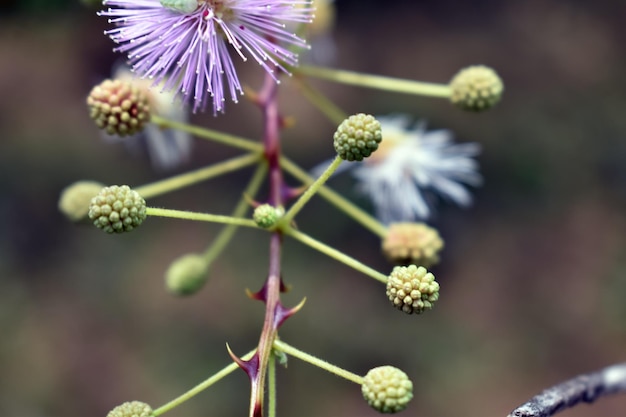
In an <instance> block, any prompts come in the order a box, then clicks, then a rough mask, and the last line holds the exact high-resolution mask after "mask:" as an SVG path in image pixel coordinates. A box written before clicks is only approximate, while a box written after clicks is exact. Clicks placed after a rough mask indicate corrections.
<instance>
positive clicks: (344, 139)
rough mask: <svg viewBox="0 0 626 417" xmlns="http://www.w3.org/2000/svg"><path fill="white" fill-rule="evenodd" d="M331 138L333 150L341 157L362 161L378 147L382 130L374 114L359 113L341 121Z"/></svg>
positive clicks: (347, 159) (381, 137)
mask: <svg viewBox="0 0 626 417" xmlns="http://www.w3.org/2000/svg"><path fill="white" fill-rule="evenodd" d="M333 139H334V142H333V145H334V147H335V151H337V154H338V155H339V157H340V158H341V159H343V160H346V161H362V160H363V158H367V157H368V156H370V155H371V154H372V152H374V151H375V150H376V149H378V144H379V143H380V142H381V141H382V139H383V132H382V129H381V127H380V122H379V121H378V120H376V118H375V117H374V116H372V115H369V114H363V113H359V114H355V115H353V116H350V117H348V118H347V119H346V120H344V121H343V122H341V124H340V125H339V127H338V128H337V131H336V132H335V135H334V137H333Z"/></svg>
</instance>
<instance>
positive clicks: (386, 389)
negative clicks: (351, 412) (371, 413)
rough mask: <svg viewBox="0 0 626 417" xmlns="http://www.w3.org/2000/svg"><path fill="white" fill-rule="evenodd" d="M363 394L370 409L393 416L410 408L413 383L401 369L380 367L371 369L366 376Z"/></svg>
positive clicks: (362, 387)
mask: <svg viewBox="0 0 626 417" xmlns="http://www.w3.org/2000/svg"><path fill="white" fill-rule="evenodd" d="M361 392H362V393H363V398H365V401H367V403H368V404H369V405H370V407H372V408H373V409H375V410H376V411H378V412H381V413H385V414H392V413H397V412H399V411H402V410H404V409H405V408H406V407H407V406H408V404H409V402H410V401H411V399H412V398H413V383H412V382H411V380H410V379H409V377H408V376H407V374H405V373H404V372H402V371H401V370H400V369H398V368H395V367H393V366H379V367H377V368H373V369H370V371H369V372H368V373H367V375H365V378H363V385H361Z"/></svg>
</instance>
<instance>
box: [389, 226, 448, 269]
mask: <svg viewBox="0 0 626 417" xmlns="http://www.w3.org/2000/svg"><path fill="white" fill-rule="evenodd" d="M442 248H443V240H442V239H441V237H440V236H439V233H438V232H437V230H436V229H433V228H432V227H430V226H428V225H426V224H424V223H394V224H391V225H390V226H389V229H388V230H387V235H386V236H385V238H384V239H383V242H382V250H383V253H384V254H385V256H386V257H387V259H389V261H391V262H393V263H396V264H398V265H409V264H415V265H421V266H424V267H426V268H428V267H430V266H432V265H435V264H436V263H437V262H439V251H440V250H441V249H442Z"/></svg>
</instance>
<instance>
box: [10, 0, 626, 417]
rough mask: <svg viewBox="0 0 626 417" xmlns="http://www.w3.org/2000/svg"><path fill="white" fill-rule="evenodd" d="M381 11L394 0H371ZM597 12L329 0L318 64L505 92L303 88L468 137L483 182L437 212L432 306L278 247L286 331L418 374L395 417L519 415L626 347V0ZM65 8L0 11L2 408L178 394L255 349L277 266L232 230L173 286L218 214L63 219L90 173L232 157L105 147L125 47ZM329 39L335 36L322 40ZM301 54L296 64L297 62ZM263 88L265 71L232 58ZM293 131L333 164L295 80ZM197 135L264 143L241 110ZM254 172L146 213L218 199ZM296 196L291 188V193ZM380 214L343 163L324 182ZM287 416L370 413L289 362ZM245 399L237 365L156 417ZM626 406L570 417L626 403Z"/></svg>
mask: <svg viewBox="0 0 626 417" xmlns="http://www.w3.org/2000/svg"><path fill="white" fill-rule="evenodd" d="M381 4H384V7H383V6H381ZM623 6H624V4H623V2H620V1H614V0H599V1H594V2H589V1H584V0H579V1H574V0H569V1H566V0H553V1H550V2H546V1H542V0H525V1H521V0H520V1H508V2H499V1H494V0H482V1H479V0H477V1H472V2H465V1H460V0H437V1H434V0H431V1H388V2H384V3H383V2H380V1H366V0H359V1H357V0H350V1H348V0H340V1H338V2H337V24H336V30H335V31H334V32H333V33H332V35H331V36H330V38H329V39H327V41H330V42H331V44H332V45H334V46H335V48H336V51H337V54H336V56H335V58H334V60H333V61H331V62H329V63H328V65H330V66H333V67H338V68H344V69H349V70H355V71H362V72H368V73H374V74H382V75H389V76H396V77H401V78H410V79H417V80H423V81H432V82H447V81H448V80H449V79H450V78H451V77H452V76H453V75H454V74H455V73H456V72H457V71H458V70H459V69H460V68H462V67H465V66H468V65H472V64H485V65H489V66H491V67H493V68H495V69H496V70H497V71H498V73H499V74H500V76H501V77H502V79H503V80H504V83H505V86H506V92H505V95H504V99H503V101H502V102H501V103H500V104H499V105H498V106H497V107H496V108H495V109H493V110H492V111H489V112H486V113H484V114H479V115H476V114H469V113H465V112H462V111H459V110H456V109H455V108H453V107H452V106H451V105H449V103H447V102H446V101H443V100H438V99H426V98H420V97H415V96H408V95H401V94H391V93H384V92H379V91H369V90H366V89H362V88H353V87H346V86H337V85H333V84H329V83H326V82H321V81H320V82H317V81H316V82H314V83H315V85H316V86H318V87H319V88H320V89H321V90H323V91H325V92H326V93H327V94H328V95H329V96H330V97H331V98H332V99H333V100H334V101H335V102H336V103H337V104H338V105H339V106H340V107H341V108H342V109H344V110H345V111H346V112H348V113H356V112H368V113H373V114H390V113H406V114H409V115H412V116H414V117H415V119H416V120H426V121H427V122H428V126H429V127H430V128H432V129H438V128H446V129H450V130H452V131H453V132H454V133H455V136H456V138H457V139H458V141H460V142H468V141H472V142H478V143H480V144H481V146H482V149H483V151H482V153H481V155H480V157H479V162H480V165H481V172H482V174H483V175H484V178H485V182H484V185H483V186H482V187H480V188H478V189H476V190H475V193H474V195H475V204H474V205H473V206H472V207H471V208H469V209H460V208H458V207H453V206H449V205H447V204H445V203H443V204H441V205H440V206H439V210H438V212H437V215H436V216H435V218H433V219H432V222H431V223H432V224H433V225H434V226H435V227H437V228H438V229H439V230H440V233H441V234H442V236H443V237H444V239H445V241H446V248H445V250H444V252H443V255H442V263H441V264H440V265H439V266H437V267H435V268H434V269H433V272H434V273H435V276H436V277H437V280H438V281H439V282H440V284H441V287H442V292H441V298H440V301H439V302H438V304H437V306H436V308H435V309H434V310H433V311H431V312H428V313H427V314H424V315H421V316H406V315H404V314H402V313H400V312H398V311H396V310H394V309H393V308H391V307H390V306H389V305H388V301H387V300H386V297H385V294H384V288H383V287H382V286H381V285H380V284H379V283H377V282H374V281H373V280H370V279H368V278H366V277H365V276H362V275H360V274H358V273H356V272H354V271H352V270H351V269H349V268H347V267H346V266H344V265H343V264H339V263H338V262H336V261H334V260H331V259H328V258H325V257H324V256H322V255H320V254H319V253H316V252H314V251H312V250H310V249H308V248H306V247H304V246H302V245H301V244H299V243H297V242H295V241H291V240H288V241H286V243H285V247H284V262H283V265H284V267H283V268H284V279H285V281H286V282H287V283H288V284H290V285H292V290H291V292H290V293H288V294H286V295H285V296H284V303H285V304H286V305H294V304H295V303H297V302H298V301H300V299H301V298H302V297H306V298H307V302H306V305H305V307H304V308H303V310H301V312H300V313H298V314H297V315H296V316H294V317H293V318H291V319H290V320H289V321H287V322H286V323H285V325H284V326H283V327H282V328H281V332H280V334H281V337H282V338H283V339H284V340H285V341H287V342H288V343H291V344H292V345H294V346H296V347H299V348H301V349H304V350H306V351H308V352H310V353H312V354H314V355H317V356H319V357H321V358H324V359H326V360H328V361H330V362H333V363H336V364H339V365H341V366H343V367H345V368H346V369H349V370H352V371H354V372H357V373H360V374H365V373H366V372H367V370H368V369H370V368H372V367H374V366H379V365H384V364H390V365H394V366H397V367H400V368H402V369H403V370H405V371H406V372H407V373H408V374H409V376H410V377H411V378H412V380H413V382H414V385H415V398H414V400H413V402H412V405H411V406H410V407H409V408H408V410H406V411H404V412H403V415H404V416H421V417H426V416H429V417H430V416H433V417H434V416H442V417H443V416H460V415H462V416H505V415H507V414H508V412H509V411H511V410H512V409H513V408H515V407H516V406H518V405H519V404H521V403H523V402H525V401H526V400H528V399H529V398H530V397H532V396H533V395H535V394H537V393H538V392H540V391H541V390H543V389H544V388H547V387H549V386H551V385H553V384H555V383H558V382H561V381H563V380H565V379H568V378H571V377H573V376H575V375H577V374H579V373H583V372H589V371H592V370H595V369H599V368H601V367H604V366H608V365H610V364H613V363H618V362H623V361H626V303H625V302H624V300H625V299H626V235H625V233H624V232H625V225H626V224H625V223H626V217H625V215H624V214H625V210H624V208H625V204H626V117H625V116H624V114H625V113H626V78H625V77H624V74H625V73H626V52H625V50H624V47H623V45H624V44H625V43H626V28H625V27H624V22H625V21H626V8H624V7H623ZM95 10H97V7H96V8H95V9H94V8H90V7H87V6H85V5H83V4H81V3H79V2H76V1H71V0H65V1H62V0H57V1H52V0H46V1H43V0H40V1H36V0H31V1H25V0H21V1H17V0H14V1H11V0H9V1H8V2H7V1H4V2H3V3H2V5H1V6H0V329H1V331H2V335H3V336H2V338H1V339H0V415H4V416H24V417H26V416H51V417H56V416H104V415H106V413H107V412H108V411H109V410H110V409H112V408H113V407H114V406H116V405H118V404H121V403H122V402H125V401H130V400H141V401H144V402H147V403H149V404H151V405H152V406H153V407H154V408H157V407H159V406H161V405H163V404H164V403H165V402H167V401H169V400H171V399H173V398H174V397H175V396H177V395H179V394H181V393H182V392H184V391H185V390H187V389H189V388H191V387H192V386H194V385H195V384H196V383H198V382H200V381H201V380H203V379H205V378H206V377H208V376H209V375H210V374H212V373H213V372H215V371H217V370H218V369H220V368H222V367H223V366H224V365H226V364H227V363H228V362H229V358H228V355H227V353H226V349H225V343H227V342H228V343H229V344H230V346H231V347H232V349H233V350H234V351H235V352H236V353H239V354H243V353H245V352H247V351H248V350H250V349H251V348H253V347H254V346H255V344H256V341H257V339H258V336H259V333H260V330H261V327H262V321H263V305H262V304H261V303H259V302H254V301H251V300H249V299H248V298H247V297H246V296H245V293H244V289H246V288H249V289H252V290H256V289H258V288H260V286H261V285H262V283H263V281H264V278H265V275H266V272H267V254H268V239H267V235H266V234H264V233H261V232H258V231H254V230H241V231H240V232H238V234H237V236H236V237H235V240H234V241H233V242H232V244H231V245H230V246H229V247H228V250H227V251H226V252H225V254H224V256H223V257H222V258H220V259H219V260H218V261H217V262H216V263H215V264H214V265H213V267H212V269H211V272H210V274H211V278H210V281H209V283H208V285H207V286H206V287H205V288H204V289H203V290H202V291H201V292H200V293H199V294H197V295H195V296H193V297H190V298H185V299H180V298H175V297H173V296H171V295H169V294H168V293H167V292H166V290H165V288H164V283H163V272H164V270H165V269H166V268H167V267H168V265H169V263H170V262H171V261H172V260H173V259H175V258H177V257H178V256H180V255H182V254H184V253H187V252H198V251H202V250H204V248H205V247H206V246H207V245H208V244H210V242H211V241H212V239H213V238H214V236H215V235H216V234H217V233H218V232H219V230H220V227H217V226H213V225H210V224H204V223H202V224H200V223H193V222H185V221H178V220H169V219H156V218H155V219H150V220H149V221H148V222H147V224H146V225H144V226H143V227H142V228H141V229H140V230H139V231H137V232H134V233H131V234H128V235H123V236H109V235H106V234H104V233H102V232H100V231H97V230H95V229H94V228H93V227H91V226H89V225H87V224H78V225H77V224H72V223H70V222H69V221H67V220H66V219H65V218H64V217H63V216H62V215H61V214H60V213H59V212H58V210H57V201H58V196H59V193H60V192H61V190H62V189H63V188H64V187H65V186H67V185H69V184H71V183H73V182H75V181H77V180H81V179H90V180H97V181H100V182H103V183H107V184H129V185H131V186H133V185H141V184H145V183H147V182H151V181H154V180H156V179H158V178H164V177H166V176H168V175H171V174H173V173H177V172H184V171H186V170H189V169H193V168H198V167H201V166H203V165H205V164H209V163H213V162H216V161H220V160H222V159H224V158H226V157H230V156H234V155H237V154H238V152H236V151H232V150H230V149H228V148H226V147H223V146H220V145H217V144H212V143H207V142H202V141H199V140H198V141H197V142H196V143H195V148H194V155H193V158H192V160H191V161H190V162H189V163H188V164H186V165H185V166H182V167H180V168H178V169H177V170H175V171H173V172H159V171H155V170H154V169H152V167H151V164H150V162H149V161H148V159H147V158H146V156H145V152H143V153H142V152H135V153H129V152H128V150H127V149H126V148H125V147H124V146H123V145H121V144H117V145H113V144H110V143H106V142H104V141H103V140H102V139H101V136H100V133H99V132H98V131H97V129H96V127H95V126H94V125H93V123H92V122H91V121H90V119H89V117H88V112H87V109H86V106H85V97H86V95H87V94H88V92H89V91H90V89H91V88H92V87H93V85H95V84H96V83H98V82H100V81H101V80H102V79H104V78H106V77H107V76H109V74H110V73H111V68H112V66H113V64H114V63H115V62H116V60H118V59H119V58H120V57H119V56H118V55H117V54H114V53H113V52H112V47H113V45H112V42H111V41H110V40H109V39H108V38H106V37H105V36H103V34H102V32H103V31H104V30H105V29H106V28H107V22H106V19H104V18H99V17H97V16H96V15H95ZM327 45H328V43H327ZM304 59H306V58H304ZM241 74H242V75H241V77H240V78H241V79H243V80H244V82H245V83H246V84H248V85H250V86H252V87H258V86H259V85H260V79H261V75H262V74H261V71H260V70H259V69H258V68H257V67H256V66H254V65H246V66H241ZM281 91H282V97H281V99H282V100H283V104H284V105H285V106H284V107H283V108H284V109H288V111H289V114H290V115H292V116H294V117H295V118H296V120H297V124H296V126H295V127H294V128H293V129H290V130H288V131H286V132H285V133H284V149H285V152H286V153H287V154H288V155H290V156H291V157H292V158H293V159H294V160H296V161H298V162H299V163H301V164H302V165H303V166H304V167H306V168H310V167H312V166H314V165H316V164H317V163H319V162H320V161H322V160H324V159H326V158H329V157H331V156H332V154H333V151H332V147H331V146H330V138H331V135H332V133H333V131H334V129H335V127H334V126H332V124H331V123H329V122H328V121H327V120H326V119H325V118H324V117H323V116H321V115H320V114H319V113H318V112H317V111H316V110H315V109H314V108H313V107H312V106H311V105H310V104H308V103H307V102H306V101H305V100H304V99H303V98H301V97H299V96H298V95H296V90H295V89H294V88H292V86H290V85H289V83H288V82H286V83H284V87H283V89H282V90H281ZM226 110H227V112H226V114H225V115H220V116H218V117H213V116H212V115H211V114H210V112H209V113H207V114H199V115H195V116H193V118H192V120H193V121H194V122H195V123H198V124H201V125H203V126H207V127H211V128H214V129H225V130H228V131H230V132H233V133H236V134H238V135H242V136H245V137H249V138H252V139H258V138H259V126H260V123H261V119H260V117H259V114H258V111H257V109H256V108H255V107H254V106H252V105H251V104H249V103H247V102H245V100H244V101H243V102H242V103H240V104H238V105H235V104H232V103H228V104H227V109H226ZM249 176H250V172H249V171H243V172H241V173H237V174H231V175H228V176H225V177H223V178H219V179H216V180H213V181H210V182H207V183H203V184H200V185H196V186H193V187H190V188H189V189H185V190H183V191H179V192H176V193H173V194H170V195H167V196H163V197H159V198H155V199H153V200H151V201H149V204H151V205H157V206H163V207H168V208H179V209H189V210H203V211H207V212H212V213H223V214H225V213H229V212H230V211H231V210H232V207H233V206H234V204H235V202H236V201H237V199H238V198H239V193H240V191H241V187H242V186H243V184H244V183H245V182H246V181H247V179H248V178H249ZM292 184H293V185H297V183H296V182H295V181H292ZM331 184H332V185H333V186H334V187H335V188H336V189H338V190H340V191H341V192H342V193H343V194H344V195H347V196H349V197H350V198H353V199H355V200H356V201H358V202H359V204H361V205H362V206H363V207H365V208H367V209H368V210H369V209H370V207H369V205H368V202H367V201H366V200H364V199H363V198H362V197H361V196H360V195H359V194H357V193H356V192H355V191H354V188H353V185H354V184H353V181H352V179H351V178H350V177H349V176H345V177H338V178H336V179H333V180H332V183H331ZM298 224H299V226H300V228H301V229H302V230H304V231H311V234H312V235H313V236H314V237H316V238H318V239H320V240H322V241H324V242H327V243H330V244H332V245H334V246H336V247H337V248H339V249H341V250H344V251H345V252H347V253H348V254H350V255H352V256H354V257H355V258H357V259H359V260H362V261H364V262H365V263H366V264H368V265H370V266H372V267H373V268H375V269H377V270H379V271H383V272H384V271H389V270H390V269H391V266H390V265H389V264H388V263H387V262H386V261H385V260H384V258H383V256H382V255H381V253H380V251H379V246H380V242H379V240H378V239H377V238H376V237H375V236H373V235H372V234H371V233H368V232H366V231H364V230H362V229H361V228H360V227H359V226H358V224H356V223H354V222H353V221H351V220H350V219H348V218H346V217H345V216H344V215H343V214H341V213H338V212H336V211H335V210H334V209H333V208H332V207H331V206H330V205H328V204H327V203H325V202H324V201H323V200H321V199H315V200H314V201H313V202H312V203H311V204H310V206H308V207H307V208H306V209H305V210H304V211H303V212H302V213H301V215H300V216H299V218H298ZM278 378H279V386H278V394H279V396H278V413H279V415H280V416H302V417H309V416H311V417H313V416H338V417H339V416H342V417H356V416H374V415H377V413H375V412H374V411H372V410H370V409H369V408H368V407H367V405H366V404H365V403H364V401H363V400H362V397H361V393H360V388H359V387H358V386H356V385H354V384H352V383H350V382H347V381H344V380H341V379H339V378H337V377H334V376H332V375H329V374H327V373H325V372H324V371H321V370H319V369H317V368H314V367H312V366H310V365H308V364H306V363H303V362H300V361H298V360H296V359H294V358H291V359H290V360H289V364H288V368H287V369H283V368H281V369H279V372H278ZM248 396H249V387H248V382H247V377H246V376H245V375H244V374H243V372H236V373H234V374H233V375H231V376H229V377H228V378H226V379H225V380H223V381H221V382H220V383H219V384H217V385H216V386H214V387H212V388H211V389H209V390H208V391H206V392H204V393H202V394H201V395H199V396H198V397H196V398H194V399H193V400H191V401H189V402H187V403H185V404H184V405H183V406H181V407H179V408H177V409H175V410H174V411H171V412H169V413H168V414H167V415H170V414H171V415H173V416H183V417H187V416H189V417H195V416H224V417H230V416H243V415H246V413H247V409H248ZM625 410H626V398H625V397H623V396H621V397H620V396H614V397H611V398H606V399H602V400H600V401H599V402H598V403H597V404H595V405H593V406H592V407H591V408H590V407H589V406H587V405H581V406H579V407H577V408H575V409H572V410H568V411H566V412H563V413H561V414H560V415H563V416H570V417H574V416H588V415H597V416H621V415H624V413H625Z"/></svg>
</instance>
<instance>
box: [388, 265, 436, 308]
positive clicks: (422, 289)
mask: <svg viewBox="0 0 626 417" xmlns="http://www.w3.org/2000/svg"><path fill="white" fill-rule="evenodd" d="M387 297H389V301H391V303H392V304H393V305H394V306H395V307H396V308H397V309H398V310H402V311H404V312H405V313H407V314H413V313H415V314H419V313H421V312H422V311H424V310H430V309H431V308H433V304H434V303H435V301H437V300H438V299H439V283H437V281H435V277H434V275H433V274H431V273H430V272H428V271H427V270H426V268H424V267H423V266H419V267H418V266H415V265H409V266H396V267H395V268H393V271H392V272H391V275H389V278H388V280H387Z"/></svg>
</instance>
